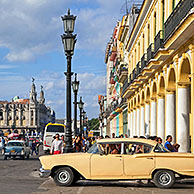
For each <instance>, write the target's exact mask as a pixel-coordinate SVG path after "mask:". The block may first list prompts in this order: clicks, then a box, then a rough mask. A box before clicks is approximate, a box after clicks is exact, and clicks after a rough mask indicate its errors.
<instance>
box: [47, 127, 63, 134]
mask: <svg viewBox="0 0 194 194" xmlns="http://www.w3.org/2000/svg"><path fill="white" fill-rule="evenodd" d="M46 131H47V132H55V133H57V132H58V133H64V127H63V126H59V125H49V126H47V130H46Z"/></svg>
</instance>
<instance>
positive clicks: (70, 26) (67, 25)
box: [61, 9, 76, 153]
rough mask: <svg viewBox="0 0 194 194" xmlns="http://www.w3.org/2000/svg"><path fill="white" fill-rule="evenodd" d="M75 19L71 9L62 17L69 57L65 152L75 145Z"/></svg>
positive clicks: (64, 43)
mask: <svg viewBox="0 0 194 194" xmlns="http://www.w3.org/2000/svg"><path fill="white" fill-rule="evenodd" d="M75 19H76V17H75V16H73V15H70V9H69V10H68V15H65V16H63V17H62V20H63V24H64V31H65V34H63V35H62V36H61V38H62V43H63V46H64V51H65V55H66V58H67V72H65V75H66V87H67V92H66V117H67V122H66V133H65V136H66V146H65V152H66V153H67V152H72V151H73V146H72V130H71V76H72V74H73V73H72V72H71V58H72V55H73V53H74V47H75V43H76V35H73V34H72V33H73V31H74V25H75Z"/></svg>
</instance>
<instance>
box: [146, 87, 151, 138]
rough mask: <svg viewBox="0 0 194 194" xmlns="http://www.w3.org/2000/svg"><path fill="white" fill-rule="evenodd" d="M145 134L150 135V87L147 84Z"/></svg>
mask: <svg viewBox="0 0 194 194" xmlns="http://www.w3.org/2000/svg"><path fill="white" fill-rule="evenodd" d="M145 103H146V104H145V135H146V136H149V135H150V87H149V86H147V90H146V99H145Z"/></svg>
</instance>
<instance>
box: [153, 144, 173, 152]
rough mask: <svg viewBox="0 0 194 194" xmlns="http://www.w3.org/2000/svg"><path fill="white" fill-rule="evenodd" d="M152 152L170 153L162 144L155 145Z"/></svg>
mask: <svg viewBox="0 0 194 194" xmlns="http://www.w3.org/2000/svg"><path fill="white" fill-rule="evenodd" d="M154 152H158V153H163V152H170V151H169V150H167V149H166V148H165V147H164V146H163V145H162V144H160V143H157V145H156V147H155V148H154Z"/></svg>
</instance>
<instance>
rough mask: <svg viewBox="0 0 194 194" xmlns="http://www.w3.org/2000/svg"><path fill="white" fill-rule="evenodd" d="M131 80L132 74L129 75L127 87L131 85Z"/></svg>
mask: <svg viewBox="0 0 194 194" xmlns="http://www.w3.org/2000/svg"><path fill="white" fill-rule="evenodd" d="M132 81H133V79H132V74H130V75H129V85H130V84H131V83H132Z"/></svg>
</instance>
